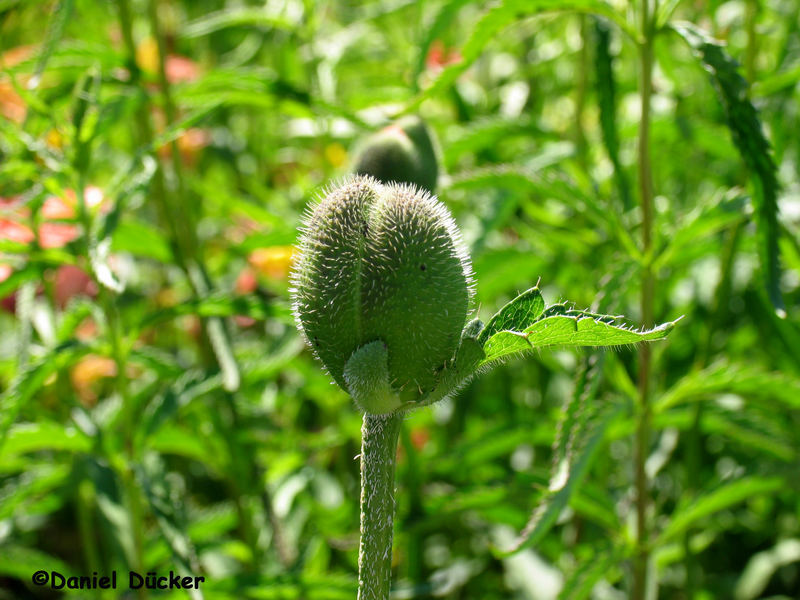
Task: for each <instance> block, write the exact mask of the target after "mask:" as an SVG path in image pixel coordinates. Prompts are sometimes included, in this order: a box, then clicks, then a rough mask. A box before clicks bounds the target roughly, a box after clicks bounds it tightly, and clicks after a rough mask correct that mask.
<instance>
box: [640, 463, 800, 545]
mask: <svg viewBox="0 0 800 600" xmlns="http://www.w3.org/2000/svg"><path fill="white" fill-rule="evenodd" d="M785 485H786V482H785V481H784V480H783V479H782V478H780V477H769V478H765V477H756V476H751V477H744V478H742V479H739V480H737V481H733V482H731V483H727V484H725V485H722V486H720V487H717V488H716V489H715V490H714V491H713V492H710V493H708V494H706V495H704V496H701V497H700V498H698V499H697V500H696V501H695V502H694V503H693V504H692V505H691V506H687V507H683V508H679V509H678V510H676V512H675V514H674V515H673V517H672V520H671V521H670V523H669V525H667V527H666V528H665V529H664V531H662V532H661V534H660V535H659V536H658V538H657V539H656V540H655V543H654V544H653V546H654V547H658V546H660V545H662V544H664V543H666V542H668V541H670V540H671V539H673V538H675V536H677V535H679V534H681V533H683V532H684V531H686V530H687V529H688V528H689V527H691V526H692V525H694V524H695V523H697V522H698V521H700V520H702V519H706V518H708V517H710V516H711V515H713V514H715V513H718V512H720V511H722V510H725V509H726V508H730V507H732V506H735V505H736V504H740V503H741V502H744V501H745V500H747V499H749V498H753V497H755V496H766V495H769V494H772V493H774V492H776V491H778V490H780V489H782V488H783V487H784V486H785Z"/></svg>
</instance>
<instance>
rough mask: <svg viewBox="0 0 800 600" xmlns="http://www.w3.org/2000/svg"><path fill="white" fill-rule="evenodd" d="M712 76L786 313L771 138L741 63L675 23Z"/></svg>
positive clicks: (769, 286) (771, 290) (769, 274)
mask: <svg viewBox="0 0 800 600" xmlns="http://www.w3.org/2000/svg"><path fill="white" fill-rule="evenodd" d="M673 27H674V29H675V31H677V32H678V33H679V34H680V35H681V36H682V37H683V39H684V40H686V42H687V43H688V44H689V46H690V47H691V48H692V49H693V50H694V52H695V54H696V55H697V57H698V58H699V59H700V61H701V62H702V63H703V67H704V68H705V69H706V71H708V73H709V74H710V75H711V81H712V82H713V84H714V87H715V89H716V90H717V95H718V96H719V99H720V102H721V103H722V106H723V108H724V109H725V120H726V122H727V125H728V128H729V129H730V131H731V135H732V136H733V142H734V144H735V145H736V148H737V149H738V150H739V154H740V155H741V156H742V160H743V161H744V163H745V164H746V165H747V167H748V169H749V170H750V173H751V175H752V177H753V189H754V194H753V205H754V208H755V220H756V226H757V230H758V249H759V256H760V258H761V268H762V270H763V274H764V280H765V285H766V291H767V294H768V296H769V299H770V301H771V302H772V305H773V306H774V307H775V309H776V310H777V311H778V312H779V313H780V314H783V313H784V312H785V311H784V304H783V297H782V296H781V291H780V276H781V269H780V256H779V251H778V238H779V235H780V230H779V227H778V201H777V195H778V190H779V184H778V179H777V167H776V166H775V162H774V161H773V159H772V150H771V148H770V143H769V141H768V140H767V138H766V136H765V135H764V131H763V129H762V127H761V122H760V121H759V119H758V113H757V112H756V109H755V107H754V106H753V103H752V102H751V101H750V99H749V97H748V85H747V81H745V79H744V78H743V77H742V76H741V75H740V74H739V70H738V66H739V65H738V63H737V62H736V61H735V60H734V59H733V58H731V56H730V55H729V54H728V53H727V52H726V51H725V48H724V46H723V45H722V44H721V43H720V42H718V41H716V40H714V39H713V38H711V37H709V36H708V35H707V34H706V33H705V32H703V31H702V30H701V29H699V28H697V27H695V26H694V25H692V24H691V23H681V24H677V25H674V26H673Z"/></svg>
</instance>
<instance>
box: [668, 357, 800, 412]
mask: <svg viewBox="0 0 800 600" xmlns="http://www.w3.org/2000/svg"><path fill="white" fill-rule="evenodd" d="M724 393H728V394H741V395H742V396H745V397H756V398H764V399H766V400H768V401H769V402H770V403H772V402H774V401H778V402H781V403H783V404H785V405H786V406H787V407H789V408H793V409H797V408H800V381H798V379H797V378H796V377H792V376H789V375H784V374H783V373H777V372H774V373H773V372H769V371H764V370H762V369H760V368H758V367H753V366H748V365H742V364H731V363H728V362H721V363H719V364H715V365H712V366H710V367H708V368H706V369H703V370H702V371H697V372H695V373H691V374H689V375H685V376H684V377H682V378H681V379H680V380H679V381H678V382H677V383H676V384H675V385H674V386H672V387H671V388H670V389H669V390H667V392H666V393H665V394H663V395H662V396H661V397H660V398H659V399H658V401H657V402H656V403H655V405H654V407H653V409H654V412H655V413H660V412H664V411H666V410H668V409H669V408H672V407H673V406H677V405H679V404H681V403H683V402H687V401H690V400H694V399H699V398H703V397H705V396H709V395H712V394H724Z"/></svg>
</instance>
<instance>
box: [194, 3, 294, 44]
mask: <svg viewBox="0 0 800 600" xmlns="http://www.w3.org/2000/svg"><path fill="white" fill-rule="evenodd" d="M269 6H270V5H269V4H266V5H264V6H263V7H262V8H255V7H253V8H250V7H247V8H236V9H229V10H220V11H217V12H213V13H209V14H207V15H205V16H203V17H201V18H199V19H196V20H194V21H191V22H189V23H187V24H186V25H184V26H183V27H182V28H181V30H180V36H181V37H183V38H196V37H201V36H204V35H209V34H211V33H214V32H215V31H220V30H222V29H227V28H229V27H242V26H248V27H259V28H261V29H291V28H292V27H293V26H294V23H292V22H291V21H289V19H287V18H286V17H284V16H282V15H279V14H272V13H271V12H270V11H268V10H267V8H268V7H269ZM273 12H274V11H273Z"/></svg>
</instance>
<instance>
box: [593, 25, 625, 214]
mask: <svg viewBox="0 0 800 600" xmlns="http://www.w3.org/2000/svg"><path fill="white" fill-rule="evenodd" d="M594 21H595V23H594V42H595V46H594V68H595V90H596V92H597V104H598V106H599V108H600V131H601V132H602V134H603V135H602V138H603V145H604V146H605V149H606V152H607V153H608V158H609V160H610V161H611V164H612V165H613V166H614V183H615V184H616V187H617V193H618V194H619V197H620V198H621V199H622V206H623V207H624V208H625V210H629V209H630V208H632V207H633V201H632V199H631V191H630V186H629V184H628V179H627V177H626V176H625V170H624V168H623V166H622V162H621V161H620V159H619V136H618V135H617V89H616V87H617V86H616V81H615V79H614V65H613V58H612V56H611V30H610V28H609V27H608V25H606V24H605V23H604V22H603V21H602V20H600V19H595V20H594Z"/></svg>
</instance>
